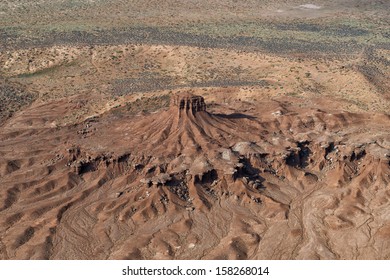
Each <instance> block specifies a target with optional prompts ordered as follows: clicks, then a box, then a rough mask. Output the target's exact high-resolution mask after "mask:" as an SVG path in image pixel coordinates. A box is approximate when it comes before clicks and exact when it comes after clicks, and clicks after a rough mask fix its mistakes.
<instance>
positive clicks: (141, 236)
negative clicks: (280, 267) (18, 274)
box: [0, 93, 390, 259]
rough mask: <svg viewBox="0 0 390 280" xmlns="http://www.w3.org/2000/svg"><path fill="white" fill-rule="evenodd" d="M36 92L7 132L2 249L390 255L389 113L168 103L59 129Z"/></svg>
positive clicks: (194, 100)
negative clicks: (241, 108) (145, 111)
mask: <svg viewBox="0 0 390 280" xmlns="http://www.w3.org/2000/svg"><path fill="white" fill-rule="evenodd" d="M67 110H72V107H71V102H68V101H65V100H57V101H52V102H49V103H47V104H45V105H44V106H43V105H40V104H39V103H34V104H33V105H32V106H30V107H29V108H27V109H25V110H24V111H22V112H19V113H17V114H16V115H15V116H14V118H12V119H10V120H8V121H7V122H6V123H5V125H4V126H3V128H2V130H1V132H0V139H1V141H0V175H1V176H0V183H1V190H0V197H1V201H0V258H2V259H388V258H389V257H390V207H389V206H390V190H389V183H390V165H389V160H390V158H389V157H390V152H389V150H390V135H389V133H388V131H390V117H389V115H385V114H380V113H370V114H366V113H347V112H342V111H332V110H319V109H318V108H314V107H313V108H312V109H305V110H302V109H300V108H299V106H297V105H294V103H291V102H290V101H289V99H285V100H283V99H280V100H278V101H264V102H262V103H260V104H259V105H258V106H257V107H252V108H249V109H248V110H246V111H245V112H239V111H238V112H236V113H233V114H232V113H226V112H229V111H227V110H226V108H225V105H223V104H221V103H218V104H216V105H215V106H214V107H213V108H212V109H209V110H206V104H205V102H204V100H203V98H202V97H200V96H194V95H191V94H189V93H187V94H179V95H173V96H172V97H171V106H170V108H169V109H166V110H160V111H158V112H155V113H152V114H148V115H138V116H136V117H130V116H128V117H127V116H120V117H119V116H118V115H117V114H114V113H111V112H108V113H106V114H104V115H102V116H100V117H95V118H89V119H87V120H85V121H84V122H83V123H81V124H78V125H71V126H63V127H55V126H53V125H52V122H53V120H54V119H56V118H58V116H59V115H61V114H64V115H65V113H66V111H67Z"/></svg>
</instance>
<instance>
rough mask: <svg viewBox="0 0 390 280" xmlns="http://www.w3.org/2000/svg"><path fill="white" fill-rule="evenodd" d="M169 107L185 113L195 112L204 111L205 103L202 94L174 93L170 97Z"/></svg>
mask: <svg viewBox="0 0 390 280" xmlns="http://www.w3.org/2000/svg"><path fill="white" fill-rule="evenodd" d="M171 107H172V108H173V109H178V110H179V112H180V111H184V112H186V113H191V114H196V113H197V112H201V111H206V103H205V102H204V98H203V97H202V96H196V95H192V94H190V93H186V94H176V95H174V96H173V97H172V99H171Z"/></svg>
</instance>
